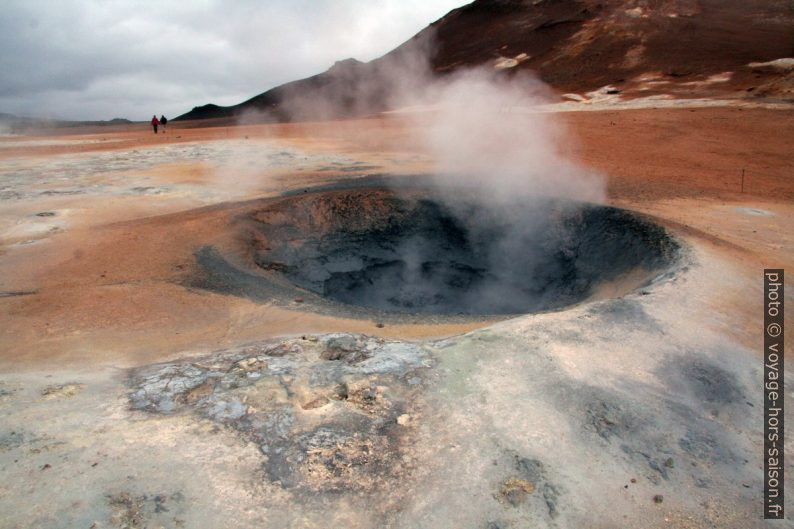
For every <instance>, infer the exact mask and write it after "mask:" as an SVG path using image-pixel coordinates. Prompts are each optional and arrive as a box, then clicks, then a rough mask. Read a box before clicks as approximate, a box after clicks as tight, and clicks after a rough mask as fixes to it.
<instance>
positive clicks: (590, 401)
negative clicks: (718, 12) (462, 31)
mask: <svg viewBox="0 0 794 529" xmlns="http://www.w3.org/2000/svg"><path fill="white" fill-rule="evenodd" d="M384 180H388V178H386V179H384ZM388 184H389V185H387V183H385V182H384V181H381V180H375V179H365V178H358V179H355V180H354V181H346V180H344V179H343V181H341V182H339V183H337V184H330V185H326V187H322V188H315V189H303V188H300V189H293V190H289V191H288V192H284V193H282V194H279V195H277V196H269V197H267V198H259V197H258V198H254V199H251V200H247V201H242V202H233V203H227V204H222V205H219V206H218V207H215V206H213V207H209V208H197V209H193V210H190V211H189V212H187V213H185V214H181V213H180V214H175V215H166V216H160V217H156V218H147V219H143V220H142V221H140V222H139V221H129V222H125V223H120V224H118V225H115V226H105V227H103V228H102V230H95V231H93V232H92V234H96V236H97V237H101V236H103V237H106V240H111V241H113V240H114V238H120V240H125V241H128V239H123V238H122V237H123V234H128V233H134V234H136V235H137V234H143V235H142V236H141V239H147V234H152V233H156V234H158V236H159V235H160V234H161V233H167V234H168V236H169V237H174V238H177V237H178V236H180V235H181V234H187V235H185V237H188V236H189V237H190V239H189V241H188V242H189V244H187V243H185V241H184V240H180V241H181V242H180V244H181V246H179V248H180V250H179V252H181V253H179V255H178V256H176V258H175V259H174V261H169V264H172V263H173V264H178V267H179V268H178V273H176V272H174V273H171V272H170V271H169V273H168V274H167V275H163V276H160V278H159V280H158V281H159V282H158V281H148V282H144V281H142V282H139V283H134V282H133V281H131V280H126V282H122V281H117V279H116V278H112V280H111V279H108V284H107V285H104V284H103V285H102V289H101V290H100V293H101V294H102V295H109V294H108V293H113V292H116V291H118V290H120V289H123V290H121V291H122V293H124V294H125V295H126V293H128V292H129V293H131V294H130V295H129V304H134V303H138V302H140V299H141V298H136V297H135V296H134V295H133V294H135V293H137V292H139V290H135V289H136V288H137V289H140V288H141V287H140V285H141V284H145V285H146V287H147V288H153V289H155V288H156V289H162V290H163V291H165V292H167V293H168V295H171V296H183V297H179V298H178V300H179V301H178V302H174V303H173V305H171V306H173V307H174V309H173V310H174V314H170V313H169V314H166V315H165V316H164V317H167V318H171V317H175V314H176V313H177V312H178V311H187V312H188V314H189V317H190V318H193V317H195V318H197V319H198V318H200V317H201V314H203V313H202V311H205V310H206V311H208V312H209V310H210V308H212V309H213V310H216V311H217V312H215V313H213V314H220V315H221V316H220V317H222V321H223V322H224V324H225V327H224V328H225V329H227V336H224V337H223V339H218V338H207V337H205V336H204V334H201V333H202V332H204V330H203V329H200V332H199V331H195V332H196V333H197V335H198V336H199V339H200V340H201V341H200V342H185V343H192V344H195V343H199V345H190V346H185V347H183V349H179V350H177V351H172V352H169V353H168V354H161V355H160V356H158V357H155V360H151V359H148V360H146V361H142V360H140V357H134V358H133V360H131V361H130V362H129V363H128V364H127V365H116V364H114V363H112V362H107V363H104V364H103V363H102V362H100V361H99V360H97V361H96V362H93V358H94V356H93V355H97V356H96V357H97V358H102V357H101V356H100V355H99V353H100V352H101V351H102V350H104V349H103V348H112V347H113V343H114V342H107V341H104V342H103V341H100V340H98V339H97V340H94V335H88V337H87V338H85V339H84V340H83V341H81V342H79V344H81V345H80V346H81V347H84V348H85V349H86V351H87V352H85V353H84V354H86V355H88V356H89V357H90V358H92V364H91V367H90V368H88V367H81V368H79V369H78V368H71V367H68V368H62V369H52V370H44V369H43V368H40V370H39V371H34V370H28V371H24V370H15V371H9V372H6V373H3V375H2V377H0V407H2V411H3V413H4V420H3V422H2V424H0V468H1V469H2V472H3V476H4V479H3V480H2V483H0V512H2V513H3V515H4V520H3V524H0V525H3V526H4V527H6V526H7V527H48V528H49V527H52V528H61V527H113V528H137V527H169V528H170V527H198V528H204V527H207V528H218V527H229V528H243V527H294V528H319V527H349V528H353V527H360V528H375V527H378V528H380V527H390V528H406V529H407V528H411V529H414V528H418V527H421V528H424V527H427V528H450V529H451V528H460V527H467V528H468V527H471V528H481V529H519V528H526V527H550V528H580V527H593V528H601V527H604V528H606V527H644V528H665V529H667V528H670V527H676V528H693V527H694V528H700V527H720V528H722V527H727V528H736V529H739V528H741V529H745V528H756V527H757V528H761V527H768V526H767V525H765V524H764V522H763V520H762V519H761V516H760V513H761V505H760V502H759V498H761V497H762V496H761V495H762V491H763V481H762V472H761V466H760V460H759V458H758V455H759V453H760V445H759V439H760V438H761V434H762V432H761V430H760V426H761V422H760V421H759V420H758V416H757V412H758V410H759V409H760V408H761V407H762V405H763V400H762V397H763V395H762V392H761V386H760V384H758V380H759V376H760V374H759V373H760V371H759V368H761V367H762V363H761V362H760V360H759V358H758V357H757V353H756V352H755V351H754V350H753V349H752V347H751V346H750V345H748V344H747V341H746V340H744V338H741V337H742V336H744V334H742V333H743V332H744V331H743V330H742V329H741V326H740V325H737V324H736V323H735V320H730V319H728V316H726V315H725V314H722V313H720V311H718V310H715V306H720V303H721V302H722V299H723V298H722V297H721V296H725V295H726V294H725V292H726V289H727V288H728V286H726V284H725V283H724V280H723V279H722V278H724V277H731V278H732V280H731V283H730V288H733V289H737V291H739V292H747V291H750V292H753V288H755V287H754V286H753V285H756V283H755V282H756V280H757V279H758V278H757V277H756V276H753V275H752V274H750V273H749V272H747V270H746V269H745V268H743V265H741V264H739V261H738V260H737V259H736V258H735V255H734V254H732V253H731V252H732V251H734V250H733V248H732V247H730V246H729V245H724V244H723V245H720V244H713V241H712V238H708V237H705V236H702V235H701V234H698V233H697V232H696V231H695V230H692V229H687V228H686V227H682V226H680V225H677V224H675V223H673V222H667V221H665V220H664V219H660V218H652V217H648V216H644V215H641V214H639V213H636V212H634V211H630V210H626V209H620V208H615V207H610V206H602V205H593V204H583V203H575V202H570V201H562V200H552V199H536V200H530V201H527V200H523V201H520V202H519V201H516V202H512V203H511V202H499V203H496V202H492V201H489V202H483V201H482V200H479V201H478V200H474V199H473V198H471V197H468V195H467V193H466V191H465V190H454V192H451V191H450V190H444V189H438V188H434V189H427V188H423V187H421V186H420V185H403V184H404V182H403V181H402V180H401V181H399V185H398V182H397V179H396V178H395V179H393V181H391V182H388ZM450 197H457V198H456V199H455V200H454V201H453V200H451V198H450ZM14 200H27V198H24V197H21V198H15V199H14ZM765 207H769V208H770V209H769V211H770V212H771V211H772V209H774V208H773V206H765ZM39 210H41V208H38V209H37V211H39ZM726 211H727V209H726ZM764 211H766V210H764ZM777 221H778V217H777V216H775V215H773V214H770V215H767V216H759V215H755V216H749V215H743V216H742V220H741V222H747V223H750V222H753V223H760V222H777ZM205 224H206V225H209V224H211V225H212V226H214V228H213V229H214V231H212V234H213V235H212V236H211V237H210V236H207V237H206V238H204V239H202V237H204V236H205V235H206V233H207V230H204V229H201V228H203V226H204V225H205ZM753 227H756V224H753ZM759 229H760V228H759ZM113 230H117V231H113ZM146 230H150V231H146ZM128 244H131V245H132V243H128ZM135 247H136V248H145V247H146V246H135ZM42 248H45V247H44V246H43V245H42ZM112 248H113V249H114V250H118V252H119V253H121V254H122V255H123V251H126V247H124V246H123V245H120V246H118V247H116V246H112ZM45 249H46V248H45ZM17 251H22V250H17ZM25 251H30V252H33V251H42V252H43V251H44V249H42V250H36V248H31V249H28V250H25ZM92 251H93V250H92V247H91V246H86V247H85V248H84V249H83V250H81V252H82V253H80V254H79V257H77V255H78V253H77V252H76V251H75V252H74V255H75V260H77V259H80V260H81V261H80V262H81V263H89V264H90V263H91V261H92V253H91V252H92ZM59 263H60V261H59ZM66 265H69V262H66V263H64V264H63V266H66ZM59 266H60V265H59ZM163 268H167V267H163ZM108 270H109V268H108ZM104 271H105V268H102V270H101V271H100V272H101V273H104ZM109 271H110V272H112V270H109ZM103 277H104V276H103ZM23 286H25V285H23ZM81 288H82V287H81ZM19 290H20V291H22V290H23V289H22V288H21V287H20V288H19ZM23 294H24V295H23ZM39 295H40V294H39V293H38V292H36V291H35V290H34V289H30V290H29V291H28V290H25V291H24V292H23V293H22V294H20V295H17V296H14V297H8V298H5V302H6V303H9V304H15V305H13V306H14V307H16V309H15V310H17V311H18V312H19V313H20V314H24V313H25V312H24V311H25V306H26V305H25V303H30V302H31V300H32V301H35V300H36V296H39ZM759 299H760V297H759ZM184 300H188V302H189V303H188V302H185V303H186V304H185V305H181V303H183V301H184ZM218 307H220V308H218ZM274 314H275V315H276V316H273V315H274ZM276 317H280V318H284V319H286V320H287V321H288V324H289V327H285V328H287V329H288V331H283V330H282V328H280V327H279V328H275V327H274V329H270V328H268V327H267V325H271V323H272V322H274V321H276V319H275V318H276ZM267 318H272V319H270V320H268V319H267ZM260 319H265V322H266V325H260V322H259V320H260ZM169 321H170V320H169ZM731 322H733V323H731ZM464 324H465V325H470V327H467V330H468V329H472V328H474V329H475V330H471V331H469V332H465V333H463V334H456V333H451V332H445V331H439V332H438V334H437V335H435V336H434V337H432V338H427V337H426V336H417V335H412V334H411V333H412V332H413V330H414V329H416V328H418V327H420V326H421V325H425V326H433V325H437V326H438V328H439V329H442V330H443V329H448V328H452V326H453V325H464ZM256 325H260V326H259V327H256ZM249 326H250V327H252V328H255V330H256V332H251V333H249V334H247V335H245V336H247V337H246V338H240V337H239V336H242V335H244V334H245V332H246V331H247V327H249ZM263 329H264V330H263ZM183 330H184V327H180V326H176V325H175V326H174V327H173V331H174V333H175V334H179V332H182V331H183ZM238 335H239V336H238ZM119 336H121V335H119ZM124 336H126V335H124ZM207 336H210V335H209V331H207ZM251 336H254V337H253V338H251ZM117 339H118V338H117ZM174 343H182V342H174ZM86 344H87V345H86ZM147 358H151V357H147ZM787 469H788V470H789V472H788V475H794V469H792V468H790V464H788V463H787ZM54 491H57V493H54ZM779 526H780V527H787V525H785V524H782V525H779ZM776 527H777V526H776Z"/></svg>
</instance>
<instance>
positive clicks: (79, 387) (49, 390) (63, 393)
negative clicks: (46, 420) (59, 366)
mask: <svg viewBox="0 0 794 529" xmlns="http://www.w3.org/2000/svg"><path fill="white" fill-rule="evenodd" d="M84 387H85V385H84V384H58V385H54V386H47V387H46V388H44V390H43V391H42V392H41V395H42V396H43V397H44V399H45V400H52V399H58V398H68V397H74V396H75V395H77V394H78V393H80V392H81V391H83V388H84Z"/></svg>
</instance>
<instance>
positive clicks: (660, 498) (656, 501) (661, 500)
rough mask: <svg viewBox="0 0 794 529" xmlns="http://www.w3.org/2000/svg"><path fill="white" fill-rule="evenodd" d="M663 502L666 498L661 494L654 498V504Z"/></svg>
mask: <svg viewBox="0 0 794 529" xmlns="http://www.w3.org/2000/svg"><path fill="white" fill-rule="evenodd" d="M663 501H664V496H662V495H661V494H657V495H656V496H654V497H653V502H654V503H662V502H663Z"/></svg>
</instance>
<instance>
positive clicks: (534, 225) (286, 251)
mask: <svg viewBox="0 0 794 529" xmlns="http://www.w3.org/2000/svg"><path fill="white" fill-rule="evenodd" d="M457 194H458V195H459V194H460V193H457ZM444 196H445V197H449V196H456V193H455V192H454V191H449V190H448V191H447V192H446V193H445V194H444ZM440 197H441V195H440V194H438V193H436V194H418V193H411V192H409V191H402V192H401V191H399V190H397V191H391V190H387V189H377V188H375V189H355V190H338V191H326V192H316V193H310V194H302V195H297V196H294V197H290V198H287V199H285V200H281V201H277V202H275V203H274V204H272V205H271V206H269V207H266V208H264V209H262V210H260V211H257V212H256V213H255V214H254V215H253V219H254V221H255V222H256V227H255V228H254V233H255V234H256V236H255V238H254V243H255V244H254V251H255V253H254V260H255V262H256V264H257V265H258V266H259V267H261V268H262V269H264V270H267V271H269V272H272V273H275V274H279V275H281V276H283V277H284V278H286V279H287V280H288V281H289V282H290V283H291V284H293V285H294V286H295V287H297V288H299V289H305V290H308V291H309V292H312V293H314V294H317V295H318V296H322V297H324V298H327V299H328V300H332V301H335V302H339V303H342V304H346V305H353V306H360V307H366V308H371V309H375V310H377V311H386V312H396V313H420V314H422V313H427V314H441V315H457V314H463V315H478V314H479V315H506V314H519V313H532V312H539V311H546V310H552V309H559V308H561V307H565V306H568V305H572V304H575V303H578V302H580V301H583V300H586V299H588V298H591V297H592V296H594V295H599V294H601V293H604V292H611V293H612V295H615V294H619V293H621V292H626V291H628V290H630V289H631V288H632V287H636V286H639V285H641V284H642V283H643V282H646V281H649V280H650V279H652V278H653V277H654V276H655V275H657V274H658V273H659V272H660V271H661V270H664V269H665V268H666V267H668V266H669V265H670V264H671V262H672V261H673V260H674V258H675V255H676V249H677V247H678V245H677V243H675V242H674V241H673V240H672V239H671V238H670V237H668V235H667V234H666V232H665V231H664V230H663V229H662V228H660V227H659V226H656V225H654V224H652V223H651V222H648V221H647V220H644V219H641V218H639V217H637V216H636V215H634V214H632V213H629V212H627V211H623V210H620V209H616V208H612V207H606V206H596V205H590V204H579V203H574V202H567V201H555V200H548V199H546V200H544V199H538V198H535V199H531V200H522V201H521V202H514V203H499V204H484V203H482V202H481V201H479V202H477V201H473V200H472V201H466V200H462V201H460V202H450V201H449V199H442V198H440Z"/></svg>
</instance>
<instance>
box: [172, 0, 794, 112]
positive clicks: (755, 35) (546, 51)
mask: <svg viewBox="0 0 794 529" xmlns="http://www.w3.org/2000/svg"><path fill="white" fill-rule="evenodd" d="M416 57H423V58H426V59H427V60H428V61H429V70H430V71H431V72H432V74H433V75H445V74H448V73H450V72H454V71H455V70H458V69H460V68H465V67H470V66H477V65H490V66H491V67H493V68H494V70H497V71H503V72H514V71H521V70H531V71H534V72H536V73H537V74H538V75H539V77H540V78H541V79H542V80H543V81H545V82H546V83H548V84H549V85H551V86H552V87H553V88H554V89H555V90H557V91H558V92H559V93H560V94H563V93H577V94H585V93H587V92H590V91H594V90H597V89H600V88H602V87H605V86H609V87H610V88H609V89H608V90H610V91H612V92H616V93H617V92H619V93H621V94H622V96H623V97H629V98H630V97H638V96H645V95H653V94H661V93H664V94H670V95H672V96H674V97H683V98H688V97H731V98H734V97H753V98H771V99H786V100H794V74H793V73H792V68H794V61H791V60H789V61H777V59H781V58H787V57H794V8H793V7H792V6H791V3H790V2H786V1H782V0H781V1H775V0H768V1H761V0H748V1H737V0H645V1H637V0H600V1H598V0H535V1H529V0H524V1H521V0H476V1H475V2H472V3H471V4H468V5H466V6H464V7H461V8H458V9H455V10H453V11H451V12H450V13H448V14H447V15H446V16H444V17H443V18H441V19H440V20H438V21H436V22H434V23H432V24H430V26H428V27H427V28H425V29H424V30H422V31H421V32H420V33H418V34H417V35H416V36H414V37H413V38H412V39H410V40H409V41H407V42H406V43H404V44H402V45H401V46H399V47H398V48H396V49H395V50H393V51H391V52H389V53H388V54H386V55H384V56H383V57H380V58H378V59H375V60H373V61H370V62H368V63H362V62H359V61H356V60H355V59H347V60H344V61H340V62H337V63H336V64H335V65H334V66H333V67H331V68H330V69H329V70H328V71H326V72H323V73H321V74H318V75H315V76H312V77H309V78H307V79H302V80H299V81H294V82H291V83H286V84H284V85H281V86H278V87H276V88H273V89H271V90H268V91H266V92H264V93H262V94H259V95H257V96H255V97H253V98H251V99H249V100H247V101H245V102H243V103H240V104H238V105H234V106H229V107H220V106H217V105H212V104H209V105H205V106H201V107H195V108H194V109H193V110H191V111H190V112H188V113H186V114H183V115H182V116H179V117H178V118H176V119H177V120H190V119H205V118H217V117H230V116H237V117H240V116H242V117H247V118H248V119H250V120H252V121H260V120H264V121H290V120H306V119H328V118H335V117H343V116H351V115H360V114H365V113H371V112H377V111H381V110H384V109H386V108H388V107H389V95H390V93H391V92H392V91H393V90H394V87H395V85H398V86H399V85H400V82H401V81H402V80H404V79H409V78H410V79H413V78H415V77H416V75H415V74H416V73H417V70H418V69H420V68H421V65H418V64H417V61H416ZM772 61H774V62H772Z"/></svg>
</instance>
